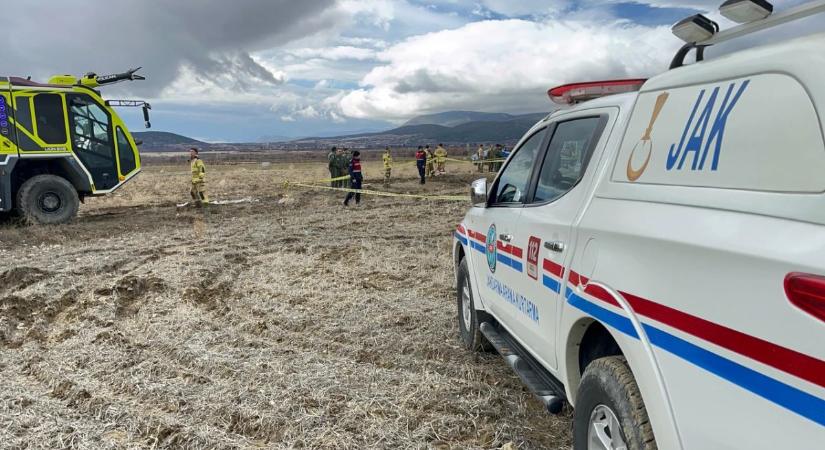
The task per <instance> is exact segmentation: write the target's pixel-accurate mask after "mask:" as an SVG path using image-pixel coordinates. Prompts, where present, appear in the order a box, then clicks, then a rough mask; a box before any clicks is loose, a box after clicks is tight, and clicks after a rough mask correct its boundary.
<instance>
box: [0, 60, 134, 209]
mask: <svg viewBox="0 0 825 450" xmlns="http://www.w3.org/2000/svg"><path fill="white" fill-rule="evenodd" d="M95 78H96V76H95ZM87 81H90V82H87ZM101 84H102V83H101ZM97 85H98V84H97V83H96V82H95V81H94V78H84V79H82V80H77V79H75V78H74V77H69V76H61V77H55V78H52V80H51V81H50V82H49V83H48V84H42V83H35V82H32V81H29V80H27V79H23V78H15V77H0V212H6V211H10V210H12V209H14V208H15V206H16V203H17V202H18V198H17V191H18V190H19V189H20V188H21V186H22V185H23V184H24V183H25V182H26V181H27V180H28V179H31V178H32V177H34V176H37V175H46V174H48V175H53V176H58V177H62V178H64V179H65V180H67V181H68V182H69V183H71V185H72V186H73V187H74V189H75V190H76V192H77V198H78V199H80V200H81V201H82V199H83V198H84V197H88V196H96V195H104V194H107V193H110V192H112V191H114V190H115V189H117V188H119V187H120V186H122V185H123V184H124V183H126V182H128V181H129V180H130V179H132V178H133V177H135V176H136V175H137V174H138V173H139V172H140V168H141V163H140V154H139V152H138V149H137V146H136V145H135V140H134V139H133V138H132V135H131V133H130V132H129V130H128V129H127V127H126V125H125V124H124V122H123V120H121V118H120V117H119V116H118V115H117V113H116V112H115V111H114V109H113V108H112V107H110V106H109V104H108V103H107V102H106V101H105V100H104V99H103V98H101V96H100V93H99V92H98V91H96V90H95V89H94V87H96V86H97ZM75 210H76V208H75ZM75 212H76V211H75Z"/></svg>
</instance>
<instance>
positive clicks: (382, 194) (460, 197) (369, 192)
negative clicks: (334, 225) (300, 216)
mask: <svg viewBox="0 0 825 450" xmlns="http://www.w3.org/2000/svg"><path fill="white" fill-rule="evenodd" d="M290 186H297V187H303V188H309V189H325V190H328V191H341V192H353V193H356V194H365V195H377V196H380V197H404V198H421V199H425V200H447V201H461V202H465V201H469V200H470V197H467V196H464V195H419V194H398V193H395V192H384V191H372V190H368V189H349V188H334V187H329V186H318V185H314V184H306V183H293V182H289V181H285V182H284V188H288V187H290Z"/></svg>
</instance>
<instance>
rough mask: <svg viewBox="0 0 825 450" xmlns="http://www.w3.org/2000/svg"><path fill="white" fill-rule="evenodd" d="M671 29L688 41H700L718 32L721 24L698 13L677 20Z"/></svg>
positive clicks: (677, 35) (678, 36)
mask: <svg viewBox="0 0 825 450" xmlns="http://www.w3.org/2000/svg"><path fill="white" fill-rule="evenodd" d="M671 31H672V32H673V34H674V35H675V36H676V37H677V38H679V39H681V40H683V41H685V42H687V43H692V42H700V41H706V40H708V39H710V38H711V37H713V35H714V34H716V33H718V32H719V24H718V23H716V22H714V21H712V20H710V19H708V18H707V17H705V16H703V15H701V14H696V15H693V16H690V17H688V18H687V19H682V20H680V21H679V22H677V23H676V25H673V28H671Z"/></svg>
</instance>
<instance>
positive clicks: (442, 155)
mask: <svg viewBox="0 0 825 450" xmlns="http://www.w3.org/2000/svg"><path fill="white" fill-rule="evenodd" d="M445 164H447V149H445V148H444V144H438V147H437V148H436V149H435V165H436V171H437V174H438V175H445V174H446V173H447V171H446V170H445V168H444V165H445Z"/></svg>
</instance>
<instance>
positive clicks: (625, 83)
mask: <svg viewBox="0 0 825 450" xmlns="http://www.w3.org/2000/svg"><path fill="white" fill-rule="evenodd" d="M645 81H647V79H646V78H633V79H628V80H606V81H590V82H585V83H571V84H565V85H562V86H557V87H554V88H552V89H550V90H548V91H547V95H548V96H549V97H550V100H552V101H553V102H554V103H557V104H560V105H572V104H575V103H580V102H583V101H586V100H592V99H594V98H599V97H604V96H606V95H613V94H623V93H625V92H634V91H638V90H639V89H641V88H642V85H643V84H645Z"/></svg>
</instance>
